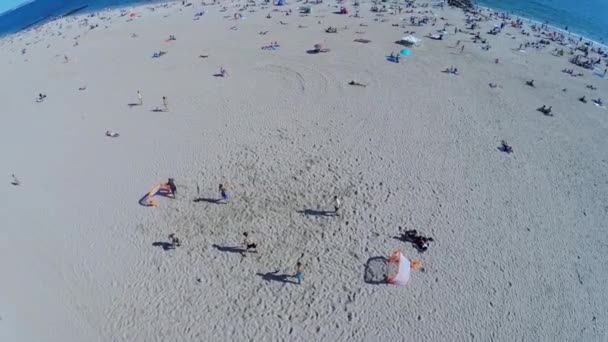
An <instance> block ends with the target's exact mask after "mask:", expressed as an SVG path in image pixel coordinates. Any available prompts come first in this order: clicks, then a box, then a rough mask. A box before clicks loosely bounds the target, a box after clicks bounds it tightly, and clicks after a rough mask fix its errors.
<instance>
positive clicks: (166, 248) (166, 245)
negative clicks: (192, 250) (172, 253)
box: [152, 241, 175, 251]
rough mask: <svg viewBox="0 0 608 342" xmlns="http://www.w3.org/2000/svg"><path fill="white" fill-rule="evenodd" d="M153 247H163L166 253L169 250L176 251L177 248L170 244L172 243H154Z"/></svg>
mask: <svg viewBox="0 0 608 342" xmlns="http://www.w3.org/2000/svg"><path fill="white" fill-rule="evenodd" d="M152 246H154V247H161V248H162V249H163V250H165V251H169V250H172V249H175V246H174V245H173V244H172V243H170V242H164V241H157V242H153V243H152Z"/></svg>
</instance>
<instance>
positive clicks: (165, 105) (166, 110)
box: [163, 96, 169, 112]
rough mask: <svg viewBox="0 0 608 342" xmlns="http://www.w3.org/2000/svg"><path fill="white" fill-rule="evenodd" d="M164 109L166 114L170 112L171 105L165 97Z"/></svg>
mask: <svg viewBox="0 0 608 342" xmlns="http://www.w3.org/2000/svg"><path fill="white" fill-rule="evenodd" d="M163 107H165V112H168V111H169V103H168V102H167V97H166V96H163Z"/></svg>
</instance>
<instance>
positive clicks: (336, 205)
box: [334, 196, 340, 216]
mask: <svg viewBox="0 0 608 342" xmlns="http://www.w3.org/2000/svg"><path fill="white" fill-rule="evenodd" d="M338 210H340V199H339V198H338V196H334V214H335V215H336V216H340V215H339V214H338Z"/></svg>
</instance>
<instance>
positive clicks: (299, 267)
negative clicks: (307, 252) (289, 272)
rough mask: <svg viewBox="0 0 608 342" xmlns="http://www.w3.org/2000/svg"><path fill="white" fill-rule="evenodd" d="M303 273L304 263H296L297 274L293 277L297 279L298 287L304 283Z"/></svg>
mask: <svg viewBox="0 0 608 342" xmlns="http://www.w3.org/2000/svg"><path fill="white" fill-rule="evenodd" d="M302 271H303V267H302V263H301V262H299V261H298V262H297V263H296V274H295V275H294V276H293V277H294V278H296V279H297V280H298V285H300V284H301V283H302V281H303V280H304V273H303V272H302Z"/></svg>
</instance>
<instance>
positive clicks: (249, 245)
mask: <svg viewBox="0 0 608 342" xmlns="http://www.w3.org/2000/svg"><path fill="white" fill-rule="evenodd" d="M243 246H244V247H245V251H246V252H249V251H251V252H253V253H257V252H258V250H257V248H258V244H257V243H255V242H252V241H251V239H250V238H249V233H248V232H244V233H243ZM243 256H244V254H243Z"/></svg>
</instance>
